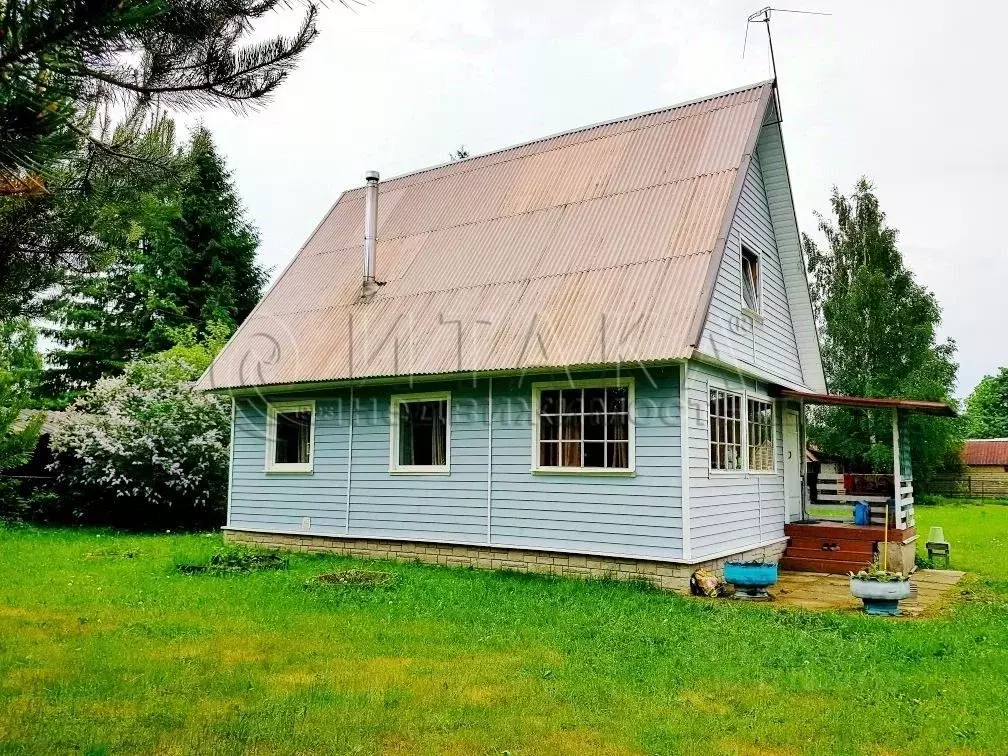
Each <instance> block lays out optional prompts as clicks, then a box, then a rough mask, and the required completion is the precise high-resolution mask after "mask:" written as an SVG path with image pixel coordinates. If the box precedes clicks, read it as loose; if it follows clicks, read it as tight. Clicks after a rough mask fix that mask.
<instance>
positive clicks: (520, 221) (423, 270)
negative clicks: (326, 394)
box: [200, 82, 772, 389]
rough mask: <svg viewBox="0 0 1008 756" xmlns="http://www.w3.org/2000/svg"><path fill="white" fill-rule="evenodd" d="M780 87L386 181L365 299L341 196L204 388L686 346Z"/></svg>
mask: <svg viewBox="0 0 1008 756" xmlns="http://www.w3.org/2000/svg"><path fill="white" fill-rule="evenodd" d="M771 87H772V84H771V83H770V82H764V83H762V84H758V85H755V86H752V87H748V88H745V89H740V90H736V91H733V92H729V93H726V94H722V95H716V96H713V97H710V98H707V99H704V100H701V101H697V102H692V103H687V104H684V105H680V106H675V107H671V108H667V109H665V110H660V111H656V112H653V113H646V114H643V115H639V116H633V117H629V118H625V119H622V120H618V121H613V122H611V123H605V124H601V125H597V126H590V127H587V128H583V129H580V130H577V131H572V132H569V133H565V134H560V135H558V136H553V137H549V138H546V139H541V140H538V141H535V142H530V143H528V144H523V145H519V146H517V147H512V148H509V149H506V150H502V151H500V152H495V153H491V154H489V155H483V156H480V157H475V158H470V159H467V160H464V161H460V162H456V163H450V164H447V165H443V166H439V167H436V168H431V169H429V170H425V171H420V172H418V173H412V174H408V175H405V176H400V177H397V178H393V179H390V180H387V181H383V182H381V184H380V186H379V199H378V245H377V253H376V260H377V264H376V272H377V278H378V280H379V281H383V282H384V285H383V286H381V287H380V288H379V290H378V292H377V293H376V294H375V295H374V296H373V297H372V298H371V299H370V300H368V301H364V300H362V299H361V296H360V295H361V275H362V254H363V253H362V249H363V229H364V190H363V188H358V189H354V190H351V191H349V192H347V193H345V194H344V195H343V196H342V197H340V199H339V201H338V202H337V203H336V205H335V206H334V207H333V208H332V210H331V211H330V212H329V214H328V216H327V217H326V218H325V220H324V221H323V222H322V223H321V225H320V226H319V227H318V228H317V229H316V231H315V232H314V234H312V236H311V238H310V239H309V240H308V242H307V243H306V244H305V246H304V247H303V248H302V249H301V251H300V252H298V254H297V256H296V257H295V258H294V260H293V262H292V263H291V265H290V266H289V267H288V268H287V270H286V271H284V273H283V275H282V276H281V277H280V279H279V280H278V281H277V283H276V284H275V285H274V286H273V288H272V289H271V290H270V291H269V292H268V293H267V294H266V296H265V298H264V299H263V301H262V302H261V303H260V304H259V306H258V307H257V308H256V310H255V311H254V312H253V313H252V314H251V315H250V316H249V318H248V319H247V320H246V322H245V323H244V324H243V325H242V327H241V329H239V331H238V333H237V334H236V335H235V337H234V338H233V339H232V340H231V342H230V343H229V344H228V346H227V347H226V348H225V349H224V350H223V351H222V352H221V354H220V355H219V356H218V358H217V360H216V361H215V362H214V364H213V365H212V366H211V368H210V370H208V371H207V374H206V375H204V376H203V378H202V379H201V381H200V386H201V387H202V388H210V389H214V388H218V389H219V388H240V387H250V386H261V385H273V384H290V383H305V382H319V381H336V380H343V379H359V378H370V377H383V376H400V375H401V376H406V375H422V374H438V373H454V372H463V371H465V372H468V371H493V370H511V369H521V368H529V367H563V366H575V365H596V364H603V363H615V362H624V363H626V362H637V361H640V362H650V361H659V360H668V359H678V358H684V357H688V356H689V355H690V353H691V347H692V345H693V344H694V343H695V339H696V334H693V333H692V330H693V325H694V321H695V316H696V312H697V308H698V306H699V305H698V303H700V302H701V301H703V302H706V299H705V298H704V294H705V289H706V287H707V286H708V285H709V282H710V281H711V280H712V276H711V275H710V268H711V265H712V264H716V262H717V261H713V258H714V252H715V250H716V249H717V247H718V241H719V235H720V234H721V233H722V232H723V226H724V224H725V218H726V214H727V213H730V212H731V211H732V208H731V207H730V204H731V200H732V197H733V193H734V192H735V191H736V184H737V181H739V180H740V175H739V174H740V171H739V169H740V167H741V166H742V164H743V162H744V160H745V158H746V156H747V154H748V152H749V151H751V149H752V142H753V141H754V140H755V137H756V134H757V133H758V129H759V125H760V123H761V121H762V118H763V114H764V111H765V110H766V105H767V102H768V101H769V98H770V94H771ZM712 261H713V262H712ZM707 298H709V293H707Z"/></svg>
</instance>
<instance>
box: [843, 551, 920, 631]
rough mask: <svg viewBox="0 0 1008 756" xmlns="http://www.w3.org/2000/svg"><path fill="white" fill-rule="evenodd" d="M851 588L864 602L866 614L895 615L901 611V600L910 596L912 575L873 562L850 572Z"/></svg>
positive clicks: (855, 595)
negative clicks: (857, 570) (893, 570)
mask: <svg viewBox="0 0 1008 756" xmlns="http://www.w3.org/2000/svg"><path fill="white" fill-rule="evenodd" d="M850 590H851V593H852V594H853V595H854V597H855V598H859V599H861V601H862V602H863V603H864V609H865V614H879V615H885V616H889V617H895V616H896V615H898V614H899V613H900V610H899V602H900V601H902V600H903V599H907V598H910V576H909V575H904V574H903V573H902V572H890V571H889V570H886V569H885V568H884V567H883V566H882V565H880V564H879V563H878V562H872V563H871V564H869V565H868V566H867V567H865V568H864V569H863V570H861V571H860V572H856V573H855V572H852V573H850Z"/></svg>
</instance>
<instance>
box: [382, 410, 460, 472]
mask: <svg viewBox="0 0 1008 756" xmlns="http://www.w3.org/2000/svg"><path fill="white" fill-rule="evenodd" d="M450 401H451V399H450V396H449V395H448V393H447V392H439V393H428V394H411V395H406V396H394V397H392V408H391V409H392V449H391V461H392V464H391V469H392V470H393V471H394V472H447V471H448V470H449V462H448V455H449V448H450V444H449V435H450V427H451V422H450V410H449V403H450Z"/></svg>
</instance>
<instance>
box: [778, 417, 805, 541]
mask: <svg viewBox="0 0 1008 756" xmlns="http://www.w3.org/2000/svg"><path fill="white" fill-rule="evenodd" d="M781 423H782V426H783V431H784V433H783V435H784V521H785V522H794V521H795V520H800V519H801V518H802V511H801V486H802V480H801V452H800V450H799V447H798V413H797V412H795V411H794V410H792V409H786V410H784V412H783V413H782V414H781Z"/></svg>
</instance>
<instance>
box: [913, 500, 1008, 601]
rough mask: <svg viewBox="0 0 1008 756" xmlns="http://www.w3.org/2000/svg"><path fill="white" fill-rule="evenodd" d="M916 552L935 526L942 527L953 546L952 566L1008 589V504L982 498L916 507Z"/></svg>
mask: <svg viewBox="0 0 1008 756" xmlns="http://www.w3.org/2000/svg"><path fill="white" fill-rule="evenodd" d="M915 513H916V516H917V532H918V534H919V535H920V537H919V538H918V539H917V550H918V552H920V553H921V554H925V553H926V552H927V550H926V549H925V547H924V544H925V543H926V542H927V539H928V532H929V531H930V529H931V526H932V525H941V527H942V529H943V530H944V533H945V540H946V541H948V542H949V543H950V544H951V549H952V553H951V560H950V561H951V567H952V569H955V570H968V571H970V572H975V573H977V574H980V575H985V576H987V577H990V578H993V579H995V580H1000V581H1002V582H1004V583H1005V587H1006V589H1008V502H1004V503H997V504H991V503H989V502H985V501H984V500H983V499H944V500H943V503H942V505H941V506H917V507H916V508H915Z"/></svg>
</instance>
